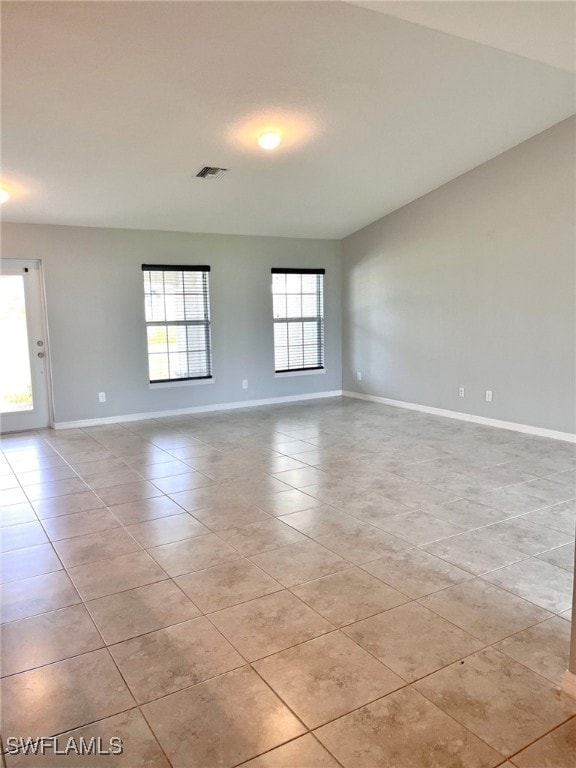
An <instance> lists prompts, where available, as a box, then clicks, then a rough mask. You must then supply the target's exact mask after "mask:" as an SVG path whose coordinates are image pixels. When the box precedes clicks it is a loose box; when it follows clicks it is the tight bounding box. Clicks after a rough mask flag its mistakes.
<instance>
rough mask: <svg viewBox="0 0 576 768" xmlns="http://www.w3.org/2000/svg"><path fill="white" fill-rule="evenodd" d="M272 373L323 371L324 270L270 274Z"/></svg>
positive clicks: (282, 270)
mask: <svg viewBox="0 0 576 768" xmlns="http://www.w3.org/2000/svg"><path fill="white" fill-rule="evenodd" d="M272 302H273V314H274V367H275V370H276V373H285V372H288V371H306V370H313V369H321V368H324V270H323V269H288V268H286V269H280V268H275V269H273V270H272Z"/></svg>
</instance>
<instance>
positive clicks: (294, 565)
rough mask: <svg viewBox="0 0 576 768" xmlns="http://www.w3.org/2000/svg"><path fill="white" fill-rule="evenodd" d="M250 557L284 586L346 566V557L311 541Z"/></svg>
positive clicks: (340, 569)
mask: <svg viewBox="0 0 576 768" xmlns="http://www.w3.org/2000/svg"><path fill="white" fill-rule="evenodd" d="M251 560H252V561H253V562H254V563H255V564H256V565H257V566H258V567H259V568H262V569H263V570H265V571H266V573H269V574H270V576H272V577H273V578H274V579H276V580H277V581H279V582H280V583H281V584H283V585H284V586H285V587H293V586H295V585H296V584H302V583H303V582H304V581H311V580H312V579H319V578H320V577H321V576H327V575H328V574H330V573H336V571H342V570H344V569H345V568H347V567H348V563H347V562H346V560H343V559H342V558H341V557H338V555H336V554H334V552H331V551H330V550H328V549H326V548H325V547H323V546H321V545H320V544H317V543H316V542H315V541H302V542H297V543H296V544H288V545H287V546H285V547H282V548H281V549H275V550H273V551H272V552H263V553H262V554H260V555H254V557H252V558H251Z"/></svg>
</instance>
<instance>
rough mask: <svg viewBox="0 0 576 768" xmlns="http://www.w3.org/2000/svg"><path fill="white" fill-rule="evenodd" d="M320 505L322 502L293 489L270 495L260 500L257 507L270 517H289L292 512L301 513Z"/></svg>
mask: <svg viewBox="0 0 576 768" xmlns="http://www.w3.org/2000/svg"><path fill="white" fill-rule="evenodd" d="M321 504H322V502H321V501H319V500H318V499H315V498H313V497H312V496H309V495H308V494H307V493H305V492H304V491H299V490H297V489H296V488H294V489H292V490H290V491H280V493H272V494H270V495H269V496H266V497H264V498H262V499H261V500H260V503H259V506H260V507H261V508H262V509H263V510H264V511H265V512H268V513H269V514H271V515H289V514H291V513H293V512H301V511H302V510H303V509H312V508H313V507H318V506H320V505H321Z"/></svg>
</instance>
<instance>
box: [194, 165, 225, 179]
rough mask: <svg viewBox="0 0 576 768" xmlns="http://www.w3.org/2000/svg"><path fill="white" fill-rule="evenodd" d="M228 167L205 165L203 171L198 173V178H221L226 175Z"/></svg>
mask: <svg viewBox="0 0 576 768" xmlns="http://www.w3.org/2000/svg"><path fill="white" fill-rule="evenodd" d="M227 170H228V168H215V167H213V166H211V165H205V166H204V168H202V170H201V171H198V173H197V174H196V178H197V179H219V178H220V177H221V176H224V174H225V173H226V171H227Z"/></svg>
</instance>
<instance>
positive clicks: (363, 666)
mask: <svg viewBox="0 0 576 768" xmlns="http://www.w3.org/2000/svg"><path fill="white" fill-rule="evenodd" d="M254 668H255V669H256V671H257V672H258V673H259V674H260V675H261V676H262V677H263V678H264V680H266V682H267V683H268V685H270V687H271V688H272V689H273V690H274V691H275V692H276V693H277V694H278V695H279V696H280V698H281V699H282V701H284V702H285V703H286V704H288V706H289V707H290V709H291V710H292V711H293V712H295V713H296V714H297V715H298V717H299V718H300V719H301V720H302V721H303V722H304V723H305V725H307V726H308V727H309V728H316V727H318V726H319V725H322V724H323V723H326V722H328V721H329V720H333V719H334V718H336V717H340V716H341V715H344V714H346V713H348V712H350V711H351V710H353V709H356V708H357V707H360V706H362V705H364V704H367V703H368V702H370V701H374V699H377V698H380V697H381V696H385V695H386V694H387V693H390V692H391V691H393V690H396V689H397V688H401V687H402V686H403V685H405V683H404V681H403V680H402V679H401V678H400V677H398V675H395V674H394V673H393V672H391V671H390V670H389V669H387V668H386V667H385V666H384V665H383V664H380V662H379V661H376V659H374V658H373V657H372V656H370V654H368V653H366V651H364V650H362V649H361V648H359V647H358V645H356V643H354V642H353V641H352V640H350V639H349V638H347V637H345V636H343V635H342V634H340V633H339V632H333V633H331V634H328V635H324V636H323V637H318V638H315V639H314V640H310V641H308V642H306V643H302V644H301V645H297V646H296V647H295V648H289V649H288V650H286V651H282V652H280V653H277V654H274V655H273V656H269V657H268V658H266V659H263V660H262V661H259V662H256V663H255V664H254ZM320 681H321V682H320Z"/></svg>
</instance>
